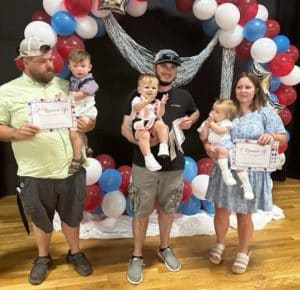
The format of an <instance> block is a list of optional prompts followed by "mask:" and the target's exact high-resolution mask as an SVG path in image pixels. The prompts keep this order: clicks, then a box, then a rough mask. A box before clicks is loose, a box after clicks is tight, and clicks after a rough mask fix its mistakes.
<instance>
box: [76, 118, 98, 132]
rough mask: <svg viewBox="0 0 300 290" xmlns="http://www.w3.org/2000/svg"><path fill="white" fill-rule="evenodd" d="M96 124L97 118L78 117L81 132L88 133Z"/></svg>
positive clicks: (78, 127)
mask: <svg viewBox="0 0 300 290" xmlns="http://www.w3.org/2000/svg"><path fill="white" fill-rule="evenodd" d="M95 124H96V119H91V118H82V117H79V118H78V119H77V129H78V131H79V132H82V133H86V132H88V131H91V130H93V129H94V127H95Z"/></svg>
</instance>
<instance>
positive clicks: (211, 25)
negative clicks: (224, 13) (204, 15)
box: [201, 17, 219, 36]
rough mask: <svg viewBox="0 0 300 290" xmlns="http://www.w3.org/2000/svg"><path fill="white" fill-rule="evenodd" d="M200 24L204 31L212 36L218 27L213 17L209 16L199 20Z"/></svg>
mask: <svg viewBox="0 0 300 290" xmlns="http://www.w3.org/2000/svg"><path fill="white" fill-rule="evenodd" d="M201 26H202V29H203V31H204V33H205V34H206V35H208V36H214V35H215V33H216V32H217V30H218V29H219V27H218V24H217V23H216V19H215V17H211V18H209V19H207V20H203V21H201Z"/></svg>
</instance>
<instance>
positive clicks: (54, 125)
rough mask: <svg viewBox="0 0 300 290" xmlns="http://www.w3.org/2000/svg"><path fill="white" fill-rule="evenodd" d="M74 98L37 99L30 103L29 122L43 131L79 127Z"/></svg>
mask: <svg viewBox="0 0 300 290" xmlns="http://www.w3.org/2000/svg"><path fill="white" fill-rule="evenodd" d="M74 108H75V102H74V98H71V97H66V98H54V99H36V100H31V101H29V102H28V122H29V123H30V124H33V125H36V126H37V127H39V128H40V130H43V131H53V130H60V129H65V130H70V129H75V128H76V127H77V122H76V116H75V111H74Z"/></svg>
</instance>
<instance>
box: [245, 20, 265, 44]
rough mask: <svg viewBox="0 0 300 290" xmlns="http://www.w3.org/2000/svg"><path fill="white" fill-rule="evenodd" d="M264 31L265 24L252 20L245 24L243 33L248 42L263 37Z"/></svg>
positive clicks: (261, 21)
mask: <svg viewBox="0 0 300 290" xmlns="http://www.w3.org/2000/svg"><path fill="white" fill-rule="evenodd" d="M266 29H267V27H266V23H265V22H264V21H263V20H262V19H259V18H252V19H250V20H249V21H248V22H247V23H246V24H245V26H244V29H243V33H244V36H245V38H246V39H247V40H248V41H255V40H257V39H259V38H262V37H263V36H264V35H265V33H266Z"/></svg>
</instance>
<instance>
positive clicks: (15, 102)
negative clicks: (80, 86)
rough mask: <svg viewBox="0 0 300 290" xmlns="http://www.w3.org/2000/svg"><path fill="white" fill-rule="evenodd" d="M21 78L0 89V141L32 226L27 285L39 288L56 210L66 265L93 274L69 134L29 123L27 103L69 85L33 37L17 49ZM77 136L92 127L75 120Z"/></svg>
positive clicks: (81, 182)
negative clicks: (5, 144) (82, 237)
mask: <svg viewBox="0 0 300 290" xmlns="http://www.w3.org/2000/svg"><path fill="white" fill-rule="evenodd" d="M18 58H21V59H22V62H23V65H24V72H23V74H22V75H21V76H20V77H18V78H16V79H14V80H12V81H10V82H8V83H6V84H4V85H2V86H1V87H0V140H6V141H11V142H12V148H13V152H14V156H15V158H16V161H17V164H18V175H19V176H20V179H21V184H22V185H23V186H22V190H20V192H19V197H20V199H21V201H22V204H23V207H24V208H25V211H26V212H27V214H28V215H29V216H30V217H31V219H32V222H33V230H34V234H35V238H36V243H37V248H38V257H37V258H36V259H35V261H34V263H33V267H32V269H31V272H30V274H29V282H30V283H31V284H40V283H41V282H42V281H43V280H44V279H45V278H46V276H47V270H48V268H49V267H50V266H51V264H52V259H51V256H50V239H51V233H52V231H53V226H52V220H53V216H54V212H55V210H56V211H57V212H58V213H59V215H60V218H61V221H62V222H61V226H62V231H63V233H64V235H65V237H66V240H67V243H68V245H69V252H68V254H67V256H66V259H67V262H69V263H71V264H73V265H74V267H75V270H76V271H77V272H78V273H79V274H80V275H83V276H87V275H90V274H91V273H92V271H93V269H92V267H91V265H90V263H89V261H88V260H87V258H86V257H85V256H84V254H83V253H82V252H81V250H80V247H79V224H80V221H81V219H82V213H83V207H84V201H85V194H86V189H85V171H84V169H82V170H81V171H79V172H77V173H76V174H74V175H69V173H68V169H69V165H70V162H71V160H72V156H73V153H72V145H71V142H70V138H69V133H68V131H63V130H56V131H51V132H45V131H43V132H41V131H39V128H38V127H37V126H35V125H33V124H29V123H28V121H27V106H28V105H27V102H28V101H30V100H32V99H48V98H50V99H52V98H54V97H55V96H56V95H58V94H60V93H62V94H64V95H66V94H67V93H68V82H67V81H65V80H61V79H59V78H57V77H55V75H54V71H53V69H54V67H53V56H52V53H51V47H50V46H49V45H48V44H47V43H44V42H43V41H42V40H40V39H39V38H37V37H29V38H25V39H24V40H23V41H22V42H21V43H20V47H19V57H18ZM77 125H78V129H79V130H80V131H83V132H85V131H88V130H91V129H92V128H93V126H94V122H92V121H91V122H90V123H85V122H83V121H81V120H78V124H77Z"/></svg>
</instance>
